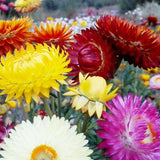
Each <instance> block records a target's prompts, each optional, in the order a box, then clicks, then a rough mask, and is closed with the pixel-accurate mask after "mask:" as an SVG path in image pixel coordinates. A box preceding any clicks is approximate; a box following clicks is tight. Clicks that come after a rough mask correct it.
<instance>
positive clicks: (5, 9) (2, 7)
mask: <svg viewBox="0 0 160 160" xmlns="http://www.w3.org/2000/svg"><path fill="white" fill-rule="evenodd" d="M0 10H1V11H8V6H7V5H6V4H0Z"/></svg>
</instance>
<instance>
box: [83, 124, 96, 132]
mask: <svg viewBox="0 0 160 160" xmlns="http://www.w3.org/2000/svg"><path fill="white" fill-rule="evenodd" d="M96 125H97V122H93V123H92V124H91V125H89V126H88V127H87V129H86V131H88V130H90V129H92V128H93V127H95V126H96Z"/></svg>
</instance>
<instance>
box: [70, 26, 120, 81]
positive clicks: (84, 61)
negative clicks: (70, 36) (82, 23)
mask: <svg viewBox="0 0 160 160" xmlns="http://www.w3.org/2000/svg"><path fill="white" fill-rule="evenodd" d="M74 38H75V40H76V42H75V43H72V47H71V48H70V49H68V50H67V52H68V53H69V58H70V59H71V62H70V65H69V67H71V68H72V71H71V73H70V74H69V75H70V76H75V77H74V80H75V81H78V75H79V72H81V73H82V74H83V75H85V74H87V73H89V75H90V76H101V77H103V78H105V79H108V78H113V74H114V72H115V70H116V69H117V68H118V65H119V63H120V61H121V59H120V58H119V57H117V55H116V50H113V49H112V46H111V45H110V44H109V42H108V41H107V40H106V39H105V38H104V37H103V36H102V35H101V34H100V33H99V32H98V31H97V30H95V29H92V28H91V29H86V30H82V33H81V34H76V35H75V36H74Z"/></svg>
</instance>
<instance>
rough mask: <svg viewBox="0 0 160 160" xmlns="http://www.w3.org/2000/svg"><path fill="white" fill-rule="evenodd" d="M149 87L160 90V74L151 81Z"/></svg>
mask: <svg viewBox="0 0 160 160" xmlns="http://www.w3.org/2000/svg"><path fill="white" fill-rule="evenodd" d="M149 86H150V88H151V89H154V90H160V74H156V75H154V76H153V77H151V79H150V80H149Z"/></svg>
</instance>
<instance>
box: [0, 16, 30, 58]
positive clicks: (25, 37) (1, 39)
mask: <svg viewBox="0 0 160 160" xmlns="http://www.w3.org/2000/svg"><path fill="white" fill-rule="evenodd" d="M31 27H32V21H31V19H29V18H28V17H26V18H20V19H15V18H13V19H12V20H11V21H10V20H7V21H4V20H1V21H0V56H2V55H5V54H6V53H7V52H9V51H10V52H13V50H14V49H15V48H17V49H20V48H21V46H22V45H24V42H28V41H30V40H29V38H30V36H31V33H30V32H29V29H30V28H31Z"/></svg>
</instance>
